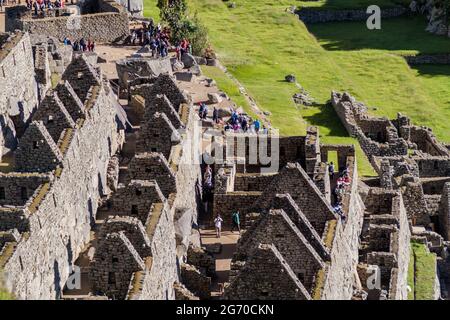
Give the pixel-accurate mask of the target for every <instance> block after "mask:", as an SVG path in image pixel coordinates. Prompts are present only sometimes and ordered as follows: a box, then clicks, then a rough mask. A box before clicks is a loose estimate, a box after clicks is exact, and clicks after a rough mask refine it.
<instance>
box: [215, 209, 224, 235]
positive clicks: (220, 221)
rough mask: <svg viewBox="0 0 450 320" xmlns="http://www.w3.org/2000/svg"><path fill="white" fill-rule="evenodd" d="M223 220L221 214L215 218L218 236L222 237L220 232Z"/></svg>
mask: <svg viewBox="0 0 450 320" xmlns="http://www.w3.org/2000/svg"><path fill="white" fill-rule="evenodd" d="M222 222H223V219H222V218H221V217H220V214H218V215H217V217H216V218H215V219H214V226H215V227H216V237H217V238H220V232H221V231H222Z"/></svg>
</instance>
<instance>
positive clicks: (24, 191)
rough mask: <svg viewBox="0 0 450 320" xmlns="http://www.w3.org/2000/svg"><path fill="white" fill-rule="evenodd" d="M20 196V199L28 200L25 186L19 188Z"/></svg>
mask: <svg viewBox="0 0 450 320" xmlns="http://www.w3.org/2000/svg"><path fill="white" fill-rule="evenodd" d="M20 198H21V199H22V200H28V190H27V188H26V187H21V188H20Z"/></svg>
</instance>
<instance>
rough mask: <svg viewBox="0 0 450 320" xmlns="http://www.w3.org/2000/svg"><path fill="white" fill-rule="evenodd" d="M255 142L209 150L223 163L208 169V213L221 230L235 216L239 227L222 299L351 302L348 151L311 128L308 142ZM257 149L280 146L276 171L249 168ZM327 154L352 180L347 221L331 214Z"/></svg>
mask: <svg viewBox="0 0 450 320" xmlns="http://www.w3.org/2000/svg"><path fill="white" fill-rule="evenodd" d="M253 138H254V136H251V135H249V136H247V137H245V141H246V142H245V145H240V146H239V145H238V144H237V143H233V140H234V139H236V134H228V133H227V134H226V135H225V136H224V138H223V141H220V139H217V140H216V141H215V143H216V145H215V147H214V150H213V151H212V154H217V153H218V152H223V153H224V154H226V159H227V160H226V161H225V163H224V164H222V165H214V171H215V172H216V175H215V188H214V196H213V197H214V199H213V207H212V215H213V216H215V215H216V214H220V215H221V216H222V218H223V219H224V224H225V226H224V227H225V228H227V227H230V226H231V213H232V212H235V211H237V210H239V211H240V213H241V221H242V222H241V224H242V225H243V226H245V227H243V228H245V233H244V234H243V235H242V236H241V238H240V240H239V242H238V244H237V251H236V252H235V254H234V257H233V260H232V263H231V271H230V280H229V283H227V284H225V290H224V298H225V299H300V300H311V299H350V298H351V297H352V294H353V280H352V279H353V278H354V274H355V273H356V265H357V262H358V241H359V233H360V231H361V226H362V215H363V208H364V204H363V203H362V201H361V199H360V197H359V194H358V192H357V181H358V174H357V167H356V162H355V153H354V149H353V147H352V146H340V145H325V144H321V143H320V139H319V132H318V129H317V128H315V127H310V128H308V130H307V135H306V136H298V137H272V136H267V137H264V136H262V135H260V136H259V140H258V141H256V140H252V139H253ZM261 139H267V140H268V141H266V142H261ZM274 139H277V140H278V141H274ZM258 143H268V145H271V144H272V143H277V144H278V145H279V155H280V157H279V158H280V162H279V168H278V167H276V168H272V170H269V171H268V172H261V168H264V167H266V169H267V167H269V165H267V164H265V165H262V164H256V165H255V164H254V163H251V162H250V153H249V150H250V148H252V147H254V148H255V149H256V147H255V144H258ZM329 152H336V153H337V155H338V162H339V163H338V164H337V167H339V168H340V169H341V170H344V169H345V168H347V169H348V172H349V174H350V175H351V177H352V184H351V185H349V186H347V189H346V195H345V196H344V198H343V205H344V212H345V215H346V218H345V219H342V218H341V217H339V216H338V215H337V214H336V213H335V212H334V210H333V208H332V203H331V199H330V194H331V188H332V185H334V184H335V181H334V180H333V181H330V178H329V177H330V176H329V175H328V173H327V172H328V166H327V164H326V162H327V161H328V154H329ZM210 220H211V219H207V221H210ZM360 221H361V222H360ZM349 226H352V227H349ZM344 243H345V245H344ZM344 270H345V271H344Z"/></svg>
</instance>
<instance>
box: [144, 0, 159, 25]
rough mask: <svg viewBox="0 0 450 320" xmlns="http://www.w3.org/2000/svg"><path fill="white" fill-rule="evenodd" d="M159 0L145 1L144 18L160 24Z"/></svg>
mask: <svg viewBox="0 0 450 320" xmlns="http://www.w3.org/2000/svg"><path fill="white" fill-rule="evenodd" d="M156 1H157V0H144V17H147V18H152V19H153V20H154V21H155V22H159V9H158V7H157V6H156Z"/></svg>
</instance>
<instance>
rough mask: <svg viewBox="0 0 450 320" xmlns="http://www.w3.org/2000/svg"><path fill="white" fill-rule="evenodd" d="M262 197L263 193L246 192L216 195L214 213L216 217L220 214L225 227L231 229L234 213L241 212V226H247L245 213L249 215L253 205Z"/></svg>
mask: <svg viewBox="0 0 450 320" xmlns="http://www.w3.org/2000/svg"><path fill="white" fill-rule="evenodd" d="M260 196H261V192H258V191H253V192H245V191H241V192H239V191H236V192H229V193H223V194H220V193H215V194H214V203H213V211H214V216H216V215H218V214H220V215H221V217H222V219H223V227H224V228H230V227H231V224H232V223H231V222H232V219H231V216H232V214H233V212H236V211H239V212H240V216H241V224H242V225H244V224H245V213H248V212H249V210H250V209H251V208H252V206H253V204H254V203H255V201H257V199H259V198H260Z"/></svg>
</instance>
